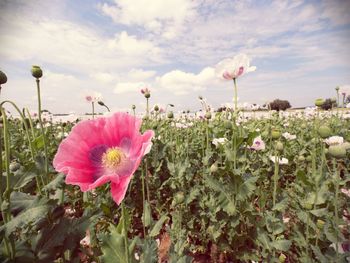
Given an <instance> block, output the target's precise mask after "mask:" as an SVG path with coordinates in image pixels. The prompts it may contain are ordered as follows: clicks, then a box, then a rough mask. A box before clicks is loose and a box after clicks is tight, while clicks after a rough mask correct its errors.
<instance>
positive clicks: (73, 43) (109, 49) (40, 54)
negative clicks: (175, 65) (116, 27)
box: [0, 16, 162, 80]
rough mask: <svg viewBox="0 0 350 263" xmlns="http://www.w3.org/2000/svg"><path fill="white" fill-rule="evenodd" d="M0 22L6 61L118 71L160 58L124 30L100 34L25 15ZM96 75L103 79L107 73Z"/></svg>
mask: <svg viewBox="0 0 350 263" xmlns="http://www.w3.org/2000/svg"><path fill="white" fill-rule="evenodd" d="M0 22H1V23H2V25H4V26H2V27H1V29H0V34H1V44H0V45H1V49H0V55H1V57H2V58H3V59H6V60H11V61H23V62H25V61H37V63H41V64H55V65H61V67H64V68H65V69H66V70H70V71H74V72H79V73H84V74H86V73H88V74H91V73H94V72H104V71H114V72H118V71H119V72H120V71H121V70H125V68H128V67H129V68H132V67H137V66H139V65H140V64H144V63H147V64H149V65H152V64H154V63H159V62H160V61H161V60H162V58H161V57H162V55H161V50H160V48H158V47H157V46H156V44H154V43H153V42H151V41H148V40H144V39H139V38H138V37H136V36H135V35H130V34H128V33H127V32H126V31H122V32H119V33H116V34H115V35H114V36H113V37H104V36H101V35H99V34H98V33H97V32H94V31H93V30H91V29H89V28H86V27H84V26H82V25H79V24H76V23H73V22H69V21H60V20H51V19H48V18H42V19H39V18H38V19H31V18H26V17H22V18H18V19H15V20H11V19H9V17H7V16H5V17H3V18H2V19H1V18H0ZM13 32H16V33H15V34H14V33H13ZM24 39H25V41H24ZM99 77H100V78H104V79H105V80H106V78H107V75H104V76H99Z"/></svg>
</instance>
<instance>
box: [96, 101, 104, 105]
mask: <svg viewBox="0 0 350 263" xmlns="http://www.w3.org/2000/svg"><path fill="white" fill-rule="evenodd" d="M97 103H98V104H99V105H101V106H105V104H104V102H103V101H98V102H97Z"/></svg>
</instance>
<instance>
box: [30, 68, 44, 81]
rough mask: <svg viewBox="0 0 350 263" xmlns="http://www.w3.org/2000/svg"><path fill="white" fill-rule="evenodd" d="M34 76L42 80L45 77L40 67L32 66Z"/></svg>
mask: <svg viewBox="0 0 350 263" xmlns="http://www.w3.org/2000/svg"><path fill="white" fill-rule="evenodd" d="M31 72H32V76H33V77H34V78H36V79H40V78H41V77H42V76H43V71H42V70H41V68H40V67H39V66H32V70H31Z"/></svg>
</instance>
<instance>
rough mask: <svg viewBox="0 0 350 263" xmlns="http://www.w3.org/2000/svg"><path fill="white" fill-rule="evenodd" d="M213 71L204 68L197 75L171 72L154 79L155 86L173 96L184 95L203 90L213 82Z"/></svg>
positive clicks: (210, 68)
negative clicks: (169, 92)
mask: <svg viewBox="0 0 350 263" xmlns="http://www.w3.org/2000/svg"><path fill="white" fill-rule="evenodd" d="M215 79H216V77H215V70H214V68H212V67H207V68H204V69H203V70H202V71H201V72H200V73H199V74H193V73H187V72H183V71H181V70H173V71H170V72H168V73H166V74H164V75H163V76H161V77H158V78H157V79H156V85H157V86H159V87H160V88H163V89H167V90H170V91H171V92H172V93H173V94H175V95H184V94H188V93H191V92H193V91H199V90H204V89H205V88H206V87H208V86H209V85H211V84H212V82H213V81H215Z"/></svg>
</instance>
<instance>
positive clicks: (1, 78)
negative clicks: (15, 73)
mask: <svg viewBox="0 0 350 263" xmlns="http://www.w3.org/2000/svg"><path fill="white" fill-rule="evenodd" d="M6 82H7V76H6V74H5V73H4V72H2V71H1V70H0V85H2V84H5V83H6Z"/></svg>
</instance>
